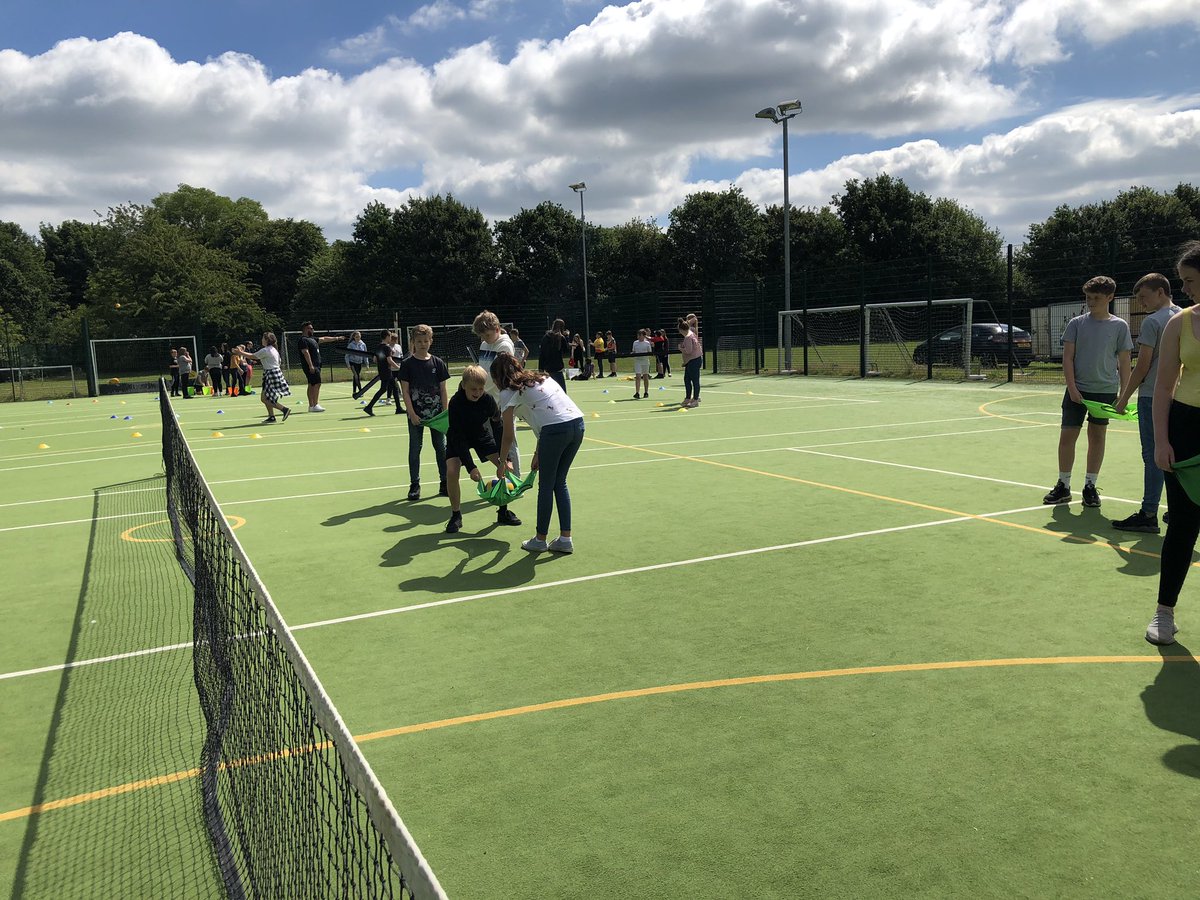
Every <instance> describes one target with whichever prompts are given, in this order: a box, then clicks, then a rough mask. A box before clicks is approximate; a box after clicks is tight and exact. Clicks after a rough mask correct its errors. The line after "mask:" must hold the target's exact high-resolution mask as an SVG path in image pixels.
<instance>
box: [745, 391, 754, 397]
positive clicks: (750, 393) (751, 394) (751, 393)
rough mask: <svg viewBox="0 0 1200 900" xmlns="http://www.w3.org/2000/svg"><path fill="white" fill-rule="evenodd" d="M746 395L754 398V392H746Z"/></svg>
mask: <svg viewBox="0 0 1200 900" xmlns="http://www.w3.org/2000/svg"><path fill="white" fill-rule="evenodd" d="M746 393H747V394H749V395H750V396H751V397H753V396H754V391H746Z"/></svg>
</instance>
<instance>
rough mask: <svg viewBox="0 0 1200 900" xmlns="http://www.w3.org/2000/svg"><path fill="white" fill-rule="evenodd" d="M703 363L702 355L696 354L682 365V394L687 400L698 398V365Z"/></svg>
mask: <svg viewBox="0 0 1200 900" xmlns="http://www.w3.org/2000/svg"><path fill="white" fill-rule="evenodd" d="M703 365H704V357H703V356H697V357H696V358H695V359H689V360H688V361H687V362H686V363H684V366H683V396H684V397H686V398H687V399H688V400H699V399H700V367H701V366H703Z"/></svg>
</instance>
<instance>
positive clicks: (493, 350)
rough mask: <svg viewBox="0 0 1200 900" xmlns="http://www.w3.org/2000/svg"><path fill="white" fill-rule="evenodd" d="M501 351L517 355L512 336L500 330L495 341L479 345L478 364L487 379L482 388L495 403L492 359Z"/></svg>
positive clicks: (498, 400) (501, 404)
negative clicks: (493, 398)
mask: <svg viewBox="0 0 1200 900" xmlns="http://www.w3.org/2000/svg"><path fill="white" fill-rule="evenodd" d="M501 353H507V354H508V355H509V356H516V355H517V353H516V350H515V349H514V348H513V342H512V338H510V337H509V336H508V335H507V334H505V333H504V332H500V337H498V338H496V341H495V343H492V344H489V343H488V342H487V341H484V342H483V343H482V344H480V345H479V365H481V366H482V367H483V371H484V372H486V373H487V381H486V382H485V383H484V388H485V389H486V390H487V392H488V393H489V394H491V395H492V396H493V397H495V398H496V402H497V403H499V402H500V389H499V388H498V387H496V384H495V382H494V381H492V360H494V359H495V358H496V357H497V356H499V355H500V354H501ZM500 409H501V410H503V409H504V404H503V403H500ZM580 415H582V413H581V414H580Z"/></svg>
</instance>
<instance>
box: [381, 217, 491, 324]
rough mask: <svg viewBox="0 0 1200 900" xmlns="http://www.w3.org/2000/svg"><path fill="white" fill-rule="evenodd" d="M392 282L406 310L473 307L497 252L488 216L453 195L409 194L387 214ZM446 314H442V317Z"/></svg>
mask: <svg viewBox="0 0 1200 900" xmlns="http://www.w3.org/2000/svg"><path fill="white" fill-rule="evenodd" d="M390 239H391V242H392V244H393V246H394V248H395V250H394V253H395V265H396V277H397V287H398V288H399V292H400V297H401V301H402V304H403V308H404V309H405V310H421V311H424V316H423V317H425V318H431V317H433V316H432V311H434V310H446V309H454V310H463V309H465V310H477V309H479V308H481V307H483V306H484V305H485V304H486V302H487V296H488V290H489V288H490V287H491V283H492V279H493V277H494V276H495V271H496V254H495V248H494V247H493V245H492V233H491V230H490V229H489V228H488V223H487V220H486V219H485V218H484V217H483V213H481V212H480V211H479V210H478V209H475V208H473V207H469V206H466V205H465V204H463V203H461V202H460V201H458V200H456V199H455V198H454V196H453V195H451V194H446V195H445V196H441V195H435V196H433V197H412V198H410V199H409V200H407V201H406V202H405V204H404V205H403V206H402V207H400V209H398V210H396V211H395V212H394V213H393V214H392V223H391V235H390ZM445 315H446V313H442V316H443V317H444V316H445Z"/></svg>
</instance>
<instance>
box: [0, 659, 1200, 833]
mask: <svg viewBox="0 0 1200 900" xmlns="http://www.w3.org/2000/svg"><path fill="white" fill-rule="evenodd" d="M1129 663H1141V664H1145V663H1157V664H1160V665H1167V664H1171V663H1192V664H1193V665H1197V664H1200V661H1198V660H1197V659H1196V658H1195V657H1194V656H1132V655H1129V656H1046V657H1014V658H1008V659H968V660H951V661H944V662H926V663H894V664H890V665H878V666H854V667H851V668H844V669H816V670H811V671H807V672H777V673H771V674H766V675H743V676H739V677H733V678H718V679H712V680H709V681H688V682H682V683H678V684H665V685H654V686H652V687H644V688H631V689H629V690H624V691H610V692H608V693H605V694H590V695H588V696H583V697H567V698H563V699H559V700H548V701H546V702H544V703H531V704H527V705H525V706H513V707H508V708H506V709H494V710H489V711H487V712H481V713H471V714H469V715H465V716H454V717H451V718H447V719H436V720H433V721H429V722H417V723H414V724H412V725H401V726H398V727H396V728H386V729H382V730H380V731H371V732H367V733H366V734H361V735H354V736H353V740H354V742H355V743H356V744H365V743H367V742H369V741H378V740H384V739H386V738H393V737H402V736H404V735H409V734H420V733H423V732H426V731H437V730H441V729H443V728H454V727H457V726H460V725H473V724H477V723H480V722H491V721H495V720H498V719H511V718H514V717H516V716H524V715H530V714H532V713H540V712H553V711H555V710H560V709H571V708H574V707H580V706H593V705H595V704H598V703H609V702H611V701H614V700H636V699H641V698H644V697H657V696H662V695H666V694H682V693H690V692H693V691H703V690H713V689H715V688H729V687H750V686H756V685H763V684H781V683H787V682H794V681H816V680H821V679H827V678H845V677H848V676H856V675H893V674H903V673H911V672H950V671H962V670H966V669H998V668H1015V667H1033V666H1069V665H1121V664H1129ZM325 746H327V742H322V743H321V744H317V745H310V746H305V747H299V748H292V747H284V748H281V749H280V750H277V751H275V752H273V753H269V754H263V755H260V756H256V757H250V758H246V759H239V760H233V761H230V762H225V763H222V767H223V768H238V767H242V766H252V765H256V764H258V763H260V762H269V761H272V760H275V759H281V758H285V757H289V756H298V755H302V754H304V753H308V752H313V751H316V750H319V749H324V747H325ZM199 774H200V772H199V769H187V770H184V771H182V772H172V773H170V774H169V775H158V776H155V777H152V778H143V779H140V780H138V781H130V782H126V783H125V784H120V785H116V786H113V787H108V788H101V789H99V790H94V791H88V792H86V793H83V794H76V795H74V796H72V797H63V798H60V799H58V800H48V801H46V802H44V803H39V804H37V805H35V806H25V807H22V808H20V809H13V810H8V811H7V812H3V813H0V822H11V821H16V820H20V819H25V818H28V817H30V816H34V815H40V814H42V813H46V812H51V811H53V810H57V809H66V808H69V807H72V806H80V805H82V804H85V803H91V802H94V801H96V800H105V799H108V798H110V797H118V796H121V795H123V794H129V793H133V792H135V791H141V790H147V789H150V788H156V787H162V786H164V785H168V784H174V783H176V782H178V781H184V780H187V779H190V778H196V777H198V776H199Z"/></svg>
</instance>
